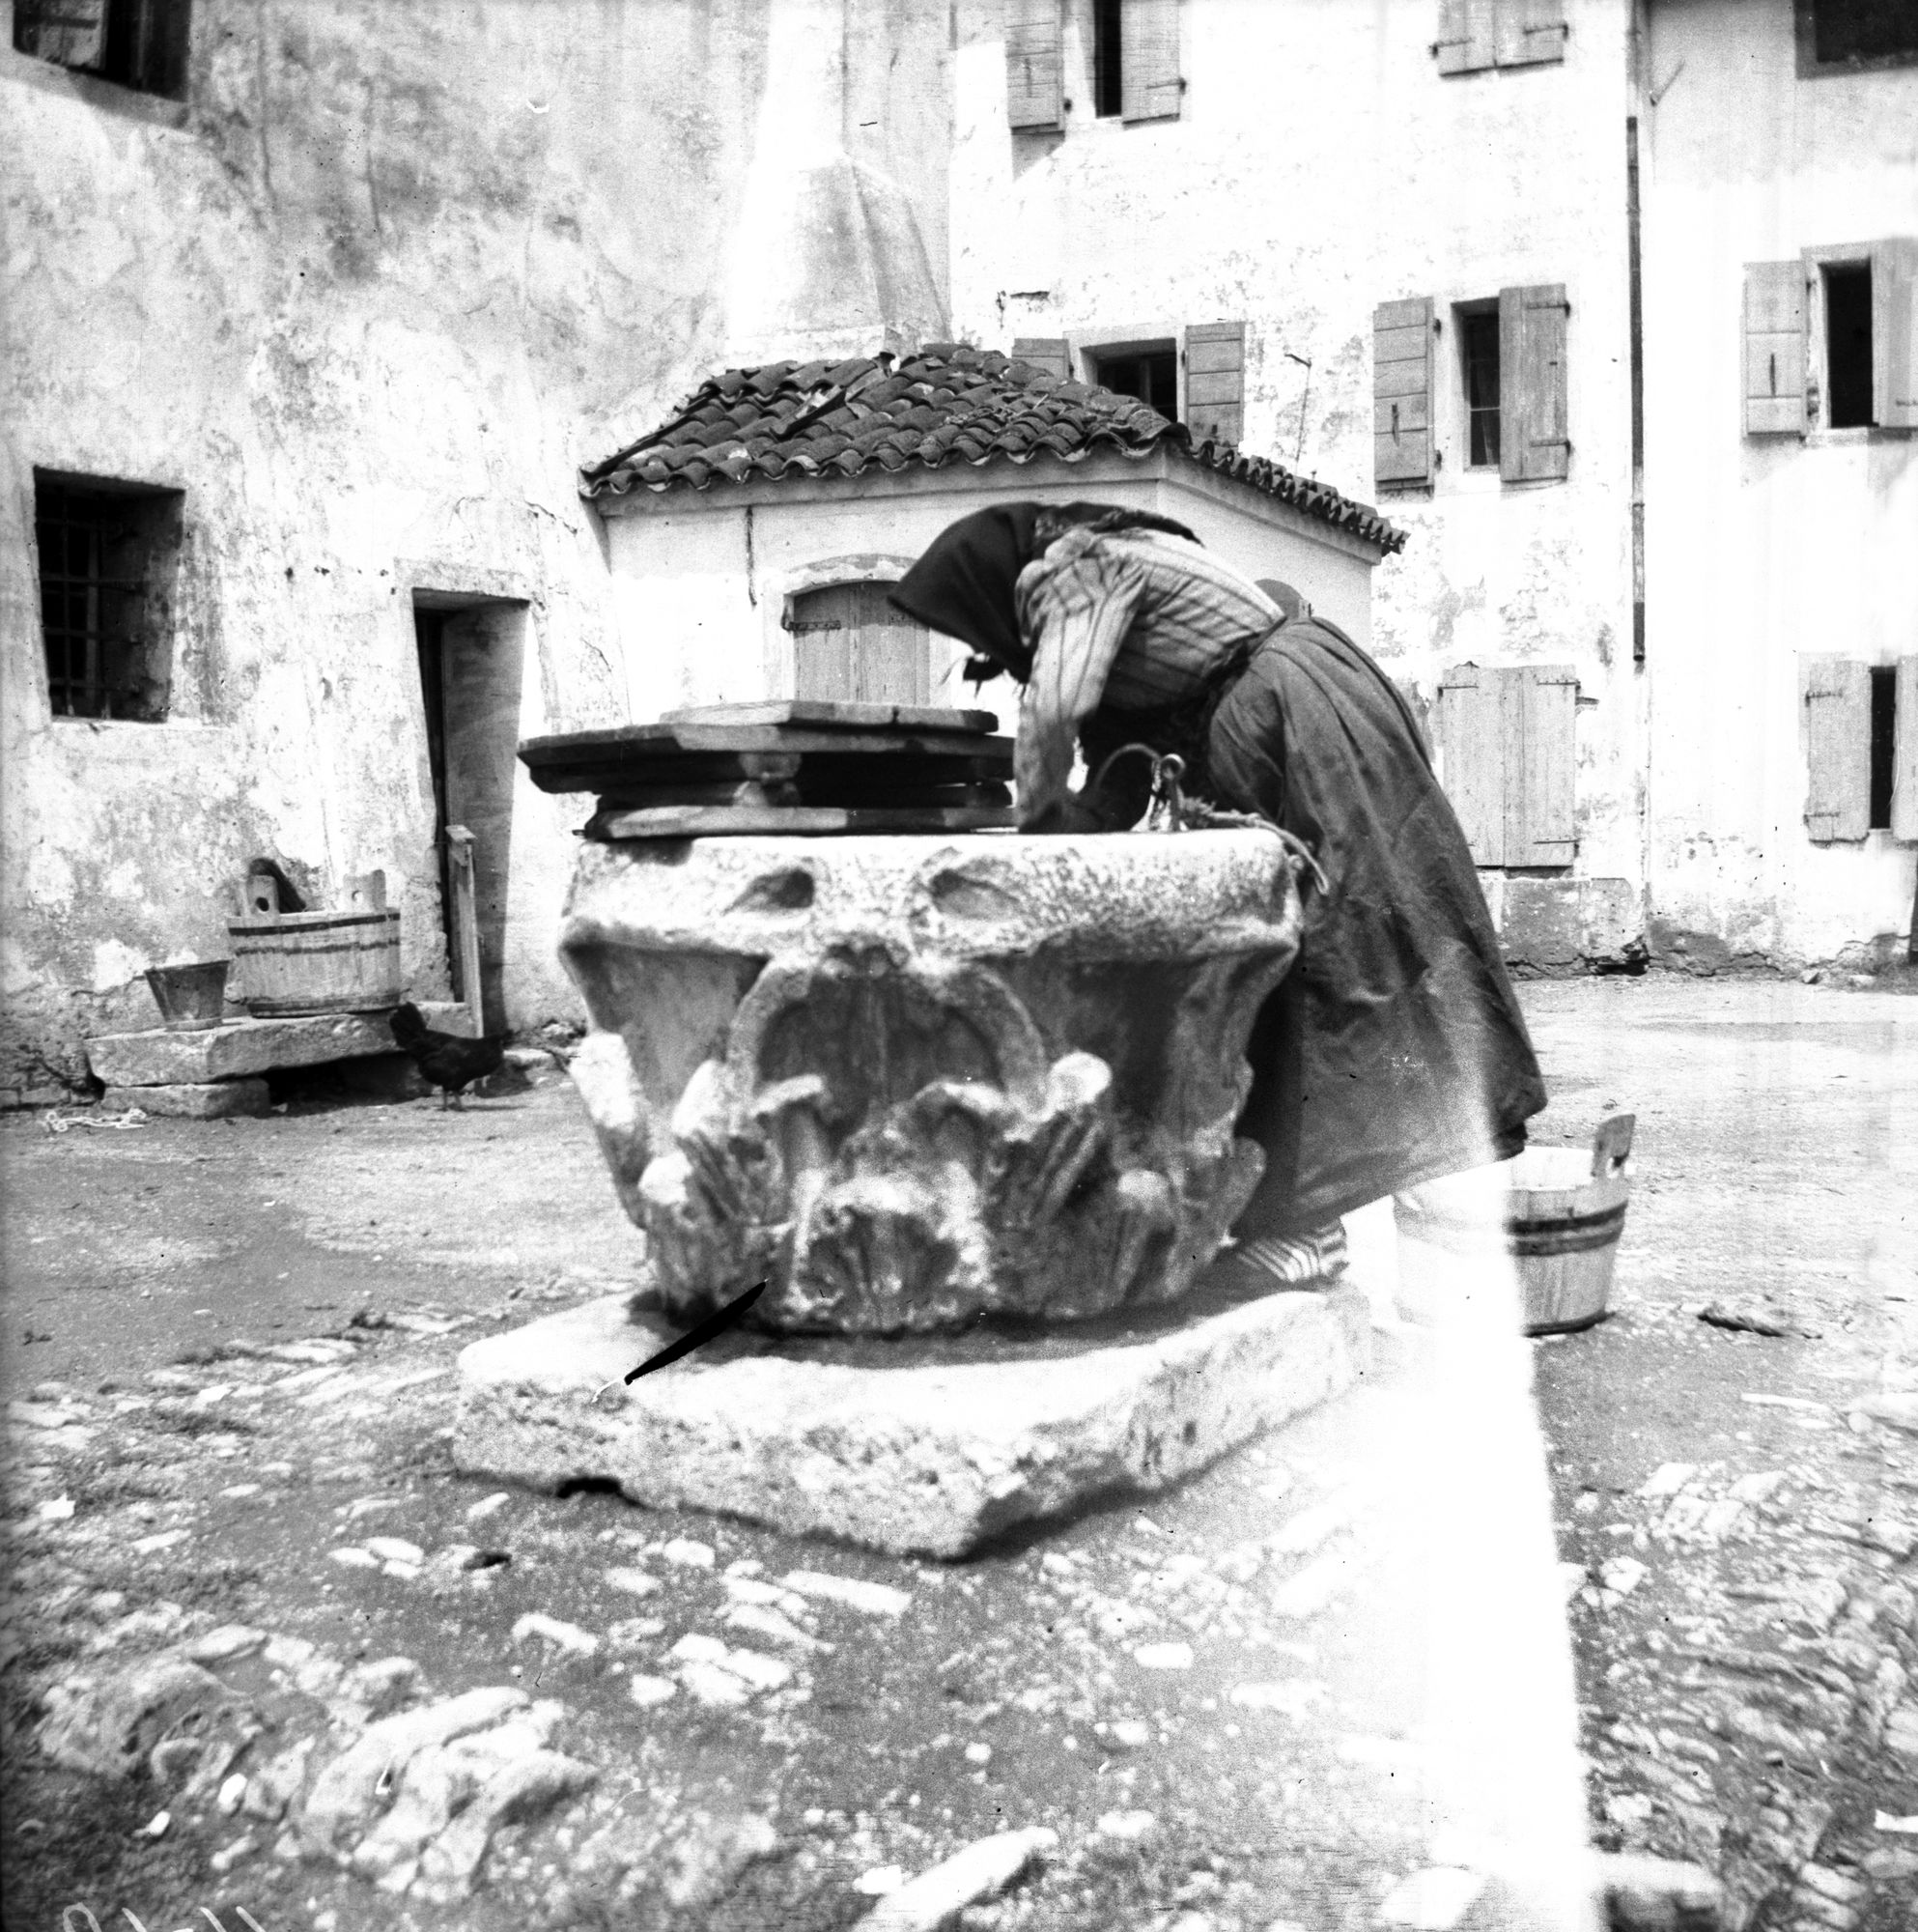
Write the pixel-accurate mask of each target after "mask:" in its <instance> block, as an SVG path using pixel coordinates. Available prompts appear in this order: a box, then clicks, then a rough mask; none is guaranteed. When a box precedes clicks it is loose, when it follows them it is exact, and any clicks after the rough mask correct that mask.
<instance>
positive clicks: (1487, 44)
mask: <svg viewBox="0 0 1918 1932" xmlns="http://www.w3.org/2000/svg"><path fill="white" fill-rule="evenodd" d="M1433 51H1434V52H1435V53H1436V54H1437V55H1438V64H1439V71H1440V72H1441V73H1477V72H1478V71H1480V70H1481V69H1482V68H1488V67H1496V66H1497V65H1498V61H1499V8H1498V0H1439V33H1438V44H1437V46H1436V47H1435V48H1434V49H1433Z"/></svg>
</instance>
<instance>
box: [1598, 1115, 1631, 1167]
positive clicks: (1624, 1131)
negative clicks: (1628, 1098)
mask: <svg viewBox="0 0 1918 1932" xmlns="http://www.w3.org/2000/svg"><path fill="white" fill-rule="evenodd" d="M1637 1125H1638V1116H1637V1115H1636V1114H1614V1115H1613V1116H1612V1118H1611V1119H1610V1120H1609V1121H1604V1122H1600V1123H1599V1127H1598V1131H1597V1132H1596V1133H1595V1134H1594V1135H1593V1136H1592V1174H1593V1178H1594V1179H1596V1180H1609V1179H1612V1178H1613V1177H1614V1176H1616V1175H1619V1174H1622V1172H1623V1171H1624V1165H1625V1162H1626V1161H1627V1160H1628V1159H1629V1158H1630V1157H1631V1137H1632V1129H1633V1128H1634V1127H1636V1126H1637Z"/></svg>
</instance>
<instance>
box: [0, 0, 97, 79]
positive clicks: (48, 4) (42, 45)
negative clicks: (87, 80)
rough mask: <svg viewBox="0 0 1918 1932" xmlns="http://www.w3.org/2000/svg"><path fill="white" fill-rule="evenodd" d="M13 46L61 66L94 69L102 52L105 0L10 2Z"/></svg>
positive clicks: (30, 0)
mask: <svg viewBox="0 0 1918 1932" xmlns="http://www.w3.org/2000/svg"><path fill="white" fill-rule="evenodd" d="M14 45H15V46H16V47H18V48H19V50H20V51H21V52H22V53H26V54H32V55H34V56H35V57H36V58H38V59H40V60H46V61H58V62H59V64H60V65H61V66H62V67H78V68H97V67H99V63H100V57H101V56H102V55H103V54H104V53H105V51H106V0H14Z"/></svg>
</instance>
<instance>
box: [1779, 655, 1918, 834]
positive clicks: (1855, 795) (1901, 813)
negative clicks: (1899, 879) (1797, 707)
mask: <svg viewBox="0 0 1918 1932" xmlns="http://www.w3.org/2000/svg"><path fill="white" fill-rule="evenodd" d="M1799 676H1800V684H1801V694H1802V696H1803V700H1804V708H1805V829H1806V832H1807V833H1808V834H1809V835H1810V838H1811V840H1812V842H1813V844H1815V845H1835V844H1852V843H1857V842H1858V841H1860V840H1862V839H1864V838H1867V837H1869V836H1870V835H1871V834H1872V833H1874V832H1889V833H1890V834H1891V836H1892V837H1893V838H1898V839H1903V840H1908V841H1918V657H1912V658H1902V659H1900V660H1899V662H1898V663H1897V664H1894V665H1867V664H1860V663H1855V662H1853V661H1851V660H1849V659H1847V658H1840V657H1807V658H1804V659H1802V660H1801V661H1800V666H1799Z"/></svg>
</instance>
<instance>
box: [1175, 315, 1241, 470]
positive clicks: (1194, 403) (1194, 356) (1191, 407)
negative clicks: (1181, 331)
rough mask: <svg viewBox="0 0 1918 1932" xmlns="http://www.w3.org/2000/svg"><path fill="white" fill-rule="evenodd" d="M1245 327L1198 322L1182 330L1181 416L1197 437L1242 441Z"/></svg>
mask: <svg viewBox="0 0 1918 1932" xmlns="http://www.w3.org/2000/svg"><path fill="white" fill-rule="evenodd" d="M1245 404H1246V326H1245V324H1244V323H1242V322H1199V323H1193V324H1191V325H1189V326H1188V327H1187V328H1186V332H1185V420H1186V427H1187V428H1188V429H1190V430H1191V431H1192V434H1193V440H1195V441H1198V442H1220V443H1228V444H1230V445H1231V446H1232V447H1233V448H1235V449H1236V448H1237V447H1238V445H1239V444H1240V443H1241V442H1243V441H1244V440H1245V425H1246V408H1245Z"/></svg>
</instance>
